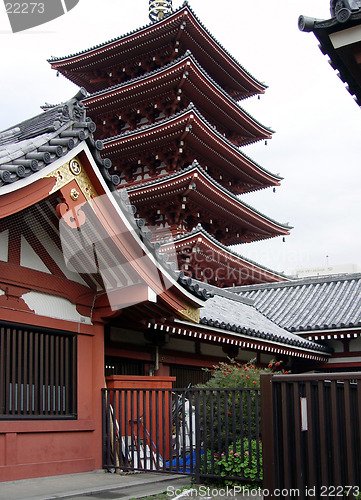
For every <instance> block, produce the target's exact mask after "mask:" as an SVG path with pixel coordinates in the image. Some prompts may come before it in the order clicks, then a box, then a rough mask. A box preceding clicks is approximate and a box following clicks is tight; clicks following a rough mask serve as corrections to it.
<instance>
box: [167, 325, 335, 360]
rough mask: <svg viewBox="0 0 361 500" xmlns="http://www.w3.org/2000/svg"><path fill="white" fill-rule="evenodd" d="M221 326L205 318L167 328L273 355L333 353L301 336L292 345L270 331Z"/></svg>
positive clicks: (320, 357)
mask: <svg viewBox="0 0 361 500" xmlns="http://www.w3.org/2000/svg"><path fill="white" fill-rule="evenodd" d="M220 325H221V324H219V325H217V326H215V325H214V323H212V322H211V324H208V323H207V322H206V321H205V320H204V319H201V324H200V325H199V326H197V327H196V326H195V325H193V324H191V323H189V322H187V321H184V320H179V319H176V320H175V325H169V326H168V327H165V328H164V329H165V330H166V331H167V332H169V333H171V334H172V333H173V334H178V335H182V336H187V337H192V338H194V339H198V340H204V341H210V342H216V343H221V344H235V345H239V346H240V347H241V348H243V349H253V350H260V351H264V352H265V353H269V354H291V353H293V354H294V355H295V356H298V357H303V358H309V359H315V360H316V359H317V360H319V361H321V360H327V359H328V358H329V357H330V356H331V352H329V351H328V350H327V349H325V348H323V346H321V345H319V344H317V343H315V342H309V341H304V340H303V339H300V341H299V345H292V344H290V343H287V342H282V341H273V340H270V339H267V338H266V334H264V333H263V332H257V331H256V330H250V329H247V328H242V327H241V326H236V325H230V324H227V325H224V327H222V326H220ZM167 328H168V329H167ZM232 329H233V330H232ZM238 330H239V331H238ZM304 343H306V344H309V347H302V345H301V344H304ZM277 351H279V352H277Z"/></svg>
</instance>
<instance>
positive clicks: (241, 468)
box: [217, 439, 263, 488]
mask: <svg viewBox="0 0 361 500" xmlns="http://www.w3.org/2000/svg"><path fill="white" fill-rule="evenodd" d="M257 457H259V458H258V459H257ZM217 466H218V467H219V468H218V471H219V473H220V475H221V476H222V477H226V476H229V477H237V478H239V479H237V480H231V479H225V480H224V483H225V484H226V485H230V486H233V485H236V484H239V482H240V481H242V484H243V485H244V486H247V487H249V488H254V487H256V486H257V485H258V484H259V482H257V479H261V480H262V478H263V470H262V443H261V442H260V441H257V440H256V439H252V441H251V450H250V448H249V441H248V439H244V440H243V443H242V442H241V441H237V443H236V450H235V451H234V447H233V446H229V448H228V450H227V453H222V454H221V458H220V459H219V460H218V462H217Z"/></svg>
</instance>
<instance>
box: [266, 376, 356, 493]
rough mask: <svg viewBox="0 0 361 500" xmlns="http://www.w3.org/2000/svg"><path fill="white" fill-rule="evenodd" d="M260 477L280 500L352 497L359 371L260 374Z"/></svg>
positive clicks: (353, 489) (354, 471) (354, 475)
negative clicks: (262, 468)
mask: <svg viewBox="0 0 361 500" xmlns="http://www.w3.org/2000/svg"><path fill="white" fill-rule="evenodd" d="M261 393H262V436H263V461H264V463H265V468H264V480H263V486H264V488H265V489H266V490H268V491H269V492H270V494H269V495H268V496H269V498H273V496H272V493H273V492H275V491H276V492H279V491H283V493H284V494H283V496H282V498H286V499H287V498H295V497H297V498H300V499H308V498H311V497H312V498H315V499H321V498H330V497H339V498H355V497H357V494H358V492H359V487H360V481H361V441H360V437H361V436H360V432H361V428H360V425H361V374H360V373H348V374H345V373H333V374H330V373H327V374H312V375H311V374H307V375H262V376H261Z"/></svg>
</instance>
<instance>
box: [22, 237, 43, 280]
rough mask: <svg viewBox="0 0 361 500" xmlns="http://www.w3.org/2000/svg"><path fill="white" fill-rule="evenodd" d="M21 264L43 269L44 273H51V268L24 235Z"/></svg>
mask: <svg viewBox="0 0 361 500" xmlns="http://www.w3.org/2000/svg"><path fill="white" fill-rule="evenodd" d="M20 265H21V266H22V267H28V268H30V269H35V271H41V272H43V273H47V274H51V272H50V271H49V269H48V268H47V267H46V265H45V264H44V262H43V261H42V260H41V258H40V257H39V256H38V255H37V253H36V252H35V251H34V249H33V248H32V246H31V245H30V244H29V243H28V242H27V240H26V239H25V238H24V236H21V253H20Z"/></svg>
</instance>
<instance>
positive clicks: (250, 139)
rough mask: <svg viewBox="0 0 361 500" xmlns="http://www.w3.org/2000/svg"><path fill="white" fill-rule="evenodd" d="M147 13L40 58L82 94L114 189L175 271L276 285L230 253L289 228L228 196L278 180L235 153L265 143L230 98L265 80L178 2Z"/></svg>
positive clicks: (269, 274)
mask: <svg viewBox="0 0 361 500" xmlns="http://www.w3.org/2000/svg"><path fill="white" fill-rule="evenodd" d="M150 18H151V20H152V21H153V23H152V24H150V25H148V26H146V27H144V28H143V29H139V30H137V31H135V32H133V33H131V34H128V35H125V36H123V37H121V38H119V39H115V40H112V41H110V42H107V43H104V44H101V45H99V46H97V47H94V48H91V49H88V50H86V51H84V52H81V53H78V54H75V55H71V56H68V57H65V58H54V59H51V61H50V62H51V65H52V67H53V68H54V69H56V70H57V71H58V72H60V73H62V74H63V75H64V76H65V77H66V78H68V79H69V80H71V81H72V82H74V83H75V84H77V85H79V86H82V87H84V88H85V89H86V90H87V92H88V96H87V97H86V98H85V99H84V104H85V105H86V107H87V113H88V115H89V116H90V117H91V119H92V120H93V121H94V122H95V124H96V126H97V130H96V132H95V137H96V138H97V139H101V140H102V141H103V143H104V151H103V153H104V154H103V156H107V158H108V159H109V160H110V162H109V165H110V167H109V174H110V175H118V176H119V179H120V183H119V185H118V188H122V189H124V188H126V189H127V192H128V194H129V197H130V200H131V203H132V204H133V205H134V206H135V207H136V216H137V218H139V219H145V220H146V222H147V223H148V224H151V225H153V233H154V238H155V239H158V240H159V241H160V242H161V243H162V244H164V246H163V247H162V248H163V250H164V251H171V250H170V249H171V248H173V252H174V248H175V252H176V254H177V255H176V256H175V258H176V259H177V260H178V266H179V268H180V269H181V270H183V271H184V272H185V274H186V275H188V276H191V277H193V278H195V279H198V280H200V281H205V282H208V283H210V284H213V285H217V286H220V287H226V286H227V287H229V286H234V285H241V284H242V285H243V284H255V283H263V282H275V281H280V280H285V279H286V278H285V277H284V276H282V275H280V274H278V273H275V272H273V271H271V270H269V269H265V268H263V267H261V266H260V265H258V264H256V263H254V262H251V261H248V260H246V259H244V258H242V257H241V256H240V255H239V254H237V253H235V252H233V251H232V250H231V249H230V246H231V245H237V244H241V243H250V242H252V241H257V240H263V239H268V238H273V237H275V236H285V235H287V234H289V229H290V227H289V226H287V225H284V224H280V223H278V222H275V221H273V220H271V219H270V218H269V217H267V216H266V215H264V214H262V213H260V212H258V211H257V210H255V209H253V208H252V207H250V206H248V205H246V204H245V203H243V202H242V201H241V200H240V198H239V195H241V194H242V193H248V192H251V191H256V190H259V189H263V188H266V187H275V186H278V185H279V184H280V181H281V178H280V177H278V176H276V175H274V174H272V173H270V172H267V171H266V170H265V169H263V168H262V167H261V166H260V165H258V164H257V163H255V162H254V161H253V160H251V159H250V158H249V157H248V156H246V155H245V154H244V153H243V152H242V151H241V149H240V148H241V147H242V146H246V145H247V144H251V143H254V142H257V141H260V140H267V139H269V138H271V135H272V131H271V130H270V129H268V128H266V127H264V126H263V125H261V124H260V123H259V122H257V121H256V120H255V119H254V118H253V117H251V116H250V115H249V114H248V113H247V112H246V111H245V110H243V109H242V108H241V107H240V105H239V104H238V101H240V100H243V99H246V98H248V97H251V96H256V95H259V94H262V93H264V91H265V88H266V87H265V86H264V85H263V84H261V83H260V82H259V81H257V80H256V79H255V78H254V77H253V76H251V75H250V74H249V73H248V72H247V71H246V70H245V69H244V68H243V67H242V66H241V65H240V64H239V63H238V62H237V61H235V60H234V59H233V58H232V56H231V55H230V54H228V53H227V52H226V50H225V49H224V48H223V47H222V46H221V45H220V44H219V43H218V42H217V41H216V40H215V39H214V38H213V37H212V35H211V34H210V33H209V32H208V31H207V30H206V29H205V27H204V26H203V25H202V24H201V23H200V21H199V20H198V19H197V17H196V16H195V14H194V13H193V11H192V10H191V8H190V7H189V5H188V4H187V3H186V2H185V3H184V5H183V6H182V7H181V8H179V9H178V10H176V11H172V9H171V2H155V3H154V2H153V3H151V5H150ZM169 236H171V239H172V244H171V245H170V244H169Z"/></svg>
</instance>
